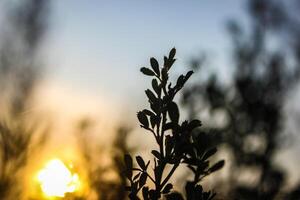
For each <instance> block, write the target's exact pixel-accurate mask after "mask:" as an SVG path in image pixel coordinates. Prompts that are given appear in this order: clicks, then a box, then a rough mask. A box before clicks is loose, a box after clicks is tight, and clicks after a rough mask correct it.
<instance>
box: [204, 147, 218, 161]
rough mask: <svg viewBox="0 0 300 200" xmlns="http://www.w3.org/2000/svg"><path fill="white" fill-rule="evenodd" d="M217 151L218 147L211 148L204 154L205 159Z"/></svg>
mask: <svg viewBox="0 0 300 200" xmlns="http://www.w3.org/2000/svg"><path fill="white" fill-rule="evenodd" d="M216 152H217V148H216V147H214V148H211V149H209V150H208V151H207V152H206V153H205V154H204V155H203V158H202V159H203V160H206V159H207V158H209V157H211V156H212V155H214V154H215V153H216Z"/></svg>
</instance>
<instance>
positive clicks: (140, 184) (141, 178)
mask: <svg viewBox="0 0 300 200" xmlns="http://www.w3.org/2000/svg"><path fill="white" fill-rule="evenodd" d="M147 177H148V176H147V174H146V173H145V172H143V173H142V175H141V177H140V180H139V186H140V187H142V186H144V185H145V184H146V181H147Z"/></svg>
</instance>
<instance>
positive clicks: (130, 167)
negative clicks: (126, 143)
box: [124, 154, 132, 170]
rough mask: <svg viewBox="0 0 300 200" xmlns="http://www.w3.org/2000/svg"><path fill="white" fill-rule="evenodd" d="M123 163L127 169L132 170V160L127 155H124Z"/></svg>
mask: <svg viewBox="0 0 300 200" xmlns="http://www.w3.org/2000/svg"><path fill="white" fill-rule="evenodd" d="M124 161H125V165H126V168H127V169H130V170H131V169H132V158H131V156H130V155H129V154H125V156H124Z"/></svg>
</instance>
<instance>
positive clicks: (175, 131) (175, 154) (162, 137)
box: [125, 48, 224, 200]
mask: <svg viewBox="0 0 300 200" xmlns="http://www.w3.org/2000/svg"><path fill="white" fill-rule="evenodd" d="M175 53H176V50H175V48H173V49H172V50H171V51H170V53H169V56H168V57H166V56H165V57H164V63H163V66H162V67H160V66H159V63H158V61H157V60H156V59H155V58H151V59H150V64H151V68H146V67H143V68H141V72H142V73H143V74H145V75H147V76H150V77H152V78H153V79H152V82H151V85H152V89H147V90H146V91H145V93H146V95H147V97H148V101H149V104H150V109H144V110H142V111H140V112H138V113H137V118H138V120H139V122H140V124H141V127H142V128H143V129H145V130H146V131H147V132H149V133H150V134H152V135H153V138H154V139H155V142H156V143H157V146H158V149H155V150H152V151H151V153H152V155H153V163H152V164H153V165H152V167H153V172H154V175H152V174H151V173H150V170H149V169H150V168H151V167H150V161H147V160H145V159H143V158H142V157H141V156H136V158H135V159H136V162H137V167H135V166H134V164H133V159H132V157H131V156H130V155H128V154H127V155H125V163H126V173H125V174H126V177H127V178H128V180H129V183H130V185H129V186H127V187H126V189H127V190H128V191H129V192H130V193H129V198H130V199H132V200H136V199H140V197H139V193H141V194H142V197H143V199H144V200H157V199H160V198H161V197H162V196H165V198H166V199H170V200H171V199H183V197H182V195H181V194H179V193H177V192H174V191H173V185H172V183H170V178H171V177H172V176H173V174H174V172H175V171H176V169H177V168H178V167H179V166H180V165H185V166H186V167H188V168H189V169H190V170H191V171H192V172H193V180H191V181H188V180H187V184H186V187H185V188H186V195H185V196H186V199H187V200H196V199H197V200H210V199H212V198H213V197H214V196H215V193H213V192H211V191H208V192H204V191H203V188H202V186H201V184H200V181H201V180H202V179H203V178H204V177H206V176H208V175H209V174H211V173H213V172H215V171H217V170H219V169H220V168H222V167H223V165H224V161H223V160H222V161H219V162H217V163H215V164H213V165H210V163H209V158H210V157H211V156H212V155H214V154H215V153H216V152H217V149H216V148H215V147H213V148H210V146H209V142H208V140H207V136H206V134H204V133H203V132H201V131H199V127H200V126H201V122H200V121H199V120H197V119H194V120H191V121H187V120H185V121H182V122H181V121H180V112H179V108H178V106H177V104H176V103H175V102H174V98H175V96H176V95H177V94H178V92H179V91H180V90H181V89H182V88H183V87H184V85H185V83H186V82H187V80H188V79H189V78H190V76H191V75H192V74H193V72H192V71H189V72H188V73H186V74H185V75H180V76H179V77H178V79H177V82H176V84H172V83H171V82H170V81H169V72H170V69H171V68H172V66H173V64H174V62H175V60H176V59H175ZM168 167H170V170H167V169H168ZM147 181H149V182H152V183H153V185H154V187H152V186H150V184H147Z"/></svg>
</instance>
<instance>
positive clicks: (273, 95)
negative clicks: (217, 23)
mask: <svg viewBox="0 0 300 200" xmlns="http://www.w3.org/2000/svg"><path fill="white" fill-rule="evenodd" d="M285 3H286V2H285V1H276V0H249V1H248V8H249V11H250V16H251V21H250V22H249V28H247V29H245V30H248V31H249V33H247V32H245V30H243V29H242V28H241V26H239V25H238V23H236V22H235V21H231V22H230V23H229V25H228V27H229V31H230V34H231V36H232V39H233V55H234V73H233V76H232V79H231V83H230V84H226V83H223V82H222V80H221V79H218V76H217V75H215V74H214V75H211V77H210V78H208V79H206V80H200V81H199V82H198V83H194V84H192V85H191V86H190V87H189V88H187V89H186V90H185V91H184V95H183V96H182V103H183V105H185V106H186V108H187V110H188V112H189V114H190V116H191V117H195V115H197V114H199V113H200V112H203V111H204V108H208V109H207V110H206V111H207V112H208V113H209V114H210V116H211V119H213V118H216V117H220V115H219V114H220V113H223V114H225V116H226V123H224V124H222V125H220V126H219V127H207V128H208V129H210V130H211V132H213V133H214V134H213V135H215V138H214V139H213V141H215V142H216V143H217V144H218V143H219V144H220V143H225V144H226V146H227V147H229V150H230V152H231V153H232V155H233V157H232V163H233V166H232V169H231V170H230V177H231V178H230V180H229V181H231V182H230V184H229V185H230V187H231V188H230V192H229V193H228V194H229V195H228V198H229V199H245V200H246V199H251V200H253V199H260V200H269V199H275V198H276V197H278V194H279V192H281V191H282V187H283V184H284V180H285V171H283V170H282V169H280V168H279V167H278V166H277V165H276V164H274V156H275V155H276V152H277V151H278V150H279V148H280V147H281V145H282V143H283V141H282V136H281V135H282V133H283V125H284V116H283V105H284V104H285V98H286V97H287V94H288V93H289V92H291V91H292V90H293V88H294V86H295V85H296V83H297V81H298V80H299V75H300V54H299V52H300V45H299V44H300V37H299V36H300V29H299V27H300V26H299V22H300V21H299V17H298V15H293V14H295V13H293V12H290V11H291V10H290V8H288V6H291V5H289V4H285ZM289 3H291V1H290V2H289ZM295 3H296V2H295ZM298 6H299V5H298ZM298 8H299V7H298ZM297 18H298V19H297ZM291 42H292V43H291ZM202 64H203V59H195V60H193V66H194V67H193V68H194V69H195V70H203V71H205V70H204V67H202V68H201V67H200V65H201V66H202ZM203 73H204V72H203ZM247 171H248V172H249V171H250V173H251V174H252V177H257V181H256V182H254V183H249V182H248V183H247V182H246V183H245V182H241V181H239V178H240V177H241V176H242V175H243V173H245V172H247Z"/></svg>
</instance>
